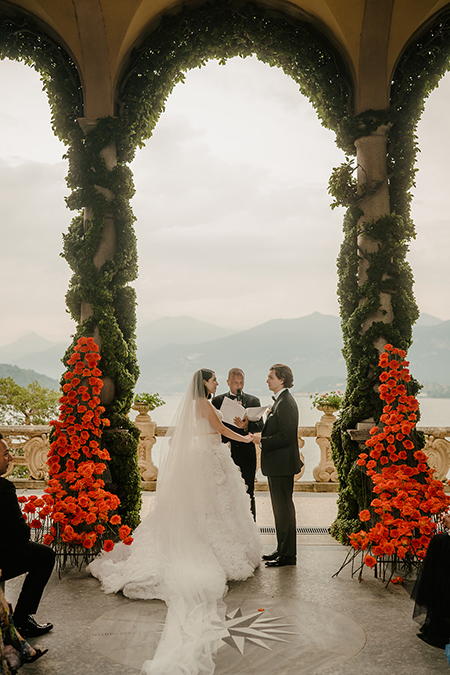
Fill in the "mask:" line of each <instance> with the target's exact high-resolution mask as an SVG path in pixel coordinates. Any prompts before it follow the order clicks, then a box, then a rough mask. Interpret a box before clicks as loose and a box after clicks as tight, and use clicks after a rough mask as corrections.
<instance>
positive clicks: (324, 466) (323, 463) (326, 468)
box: [313, 404, 339, 483]
mask: <svg viewBox="0 0 450 675" xmlns="http://www.w3.org/2000/svg"><path fill="white" fill-rule="evenodd" d="M316 408H317V410H320V412H323V413H324V414H323V415H322V417H321V418H320V420H319V422H317V423H316V443H317V445H318V446H319V448H320V461H319V464H318V465H317V466H315V467H314V469H313V477H314V480H315V481H317V482H318V483H337V482H338V481H339V479H338V474H337V471H336V467H335V466H334V463H333V460H332V458H331V443H330V437H331V430H332V428H333V424H334V423H335V421H336V417H335V416H334V413H335V412H337V410H339V408H337V407H335V406H332V405H326V404H325V405H318V406H316Z"/></svg>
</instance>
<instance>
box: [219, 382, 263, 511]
mask: <svg viewBox="0 0 450 675" xmlns="http://www.w3.org/2000/svg"><path fill="white" fill-rule="evenodd" d="M225 396H226V397H227V398H235V397H234V396H233V395H232V394H230V392H228V393H227V394H219V396H215V397H214V398H213V399H212V401H211V402H212V404H213V406H214V407H215V408H217V410H220V406H221V405H222V403H223V399H224V398H225ZM241 396H242V399H241V400H242V405H243V406H244V408H259V406H260V405H261V403H260V400H259V398H257V397H256V396H252V395H251V394H246V393H245V392H242V395H241ZM225 426H226V427H228V428H229V429H231V430H232V431H234V432H235V433H237V434H239V435H240V436H246V435H247V434H248V433H249V432H250V433H253V434H256V433H257V432H258V431H261V429H262V427H263V422H262V420H259V421H258V422H250V421H249V423H248V431H247V430H246V429H239V428H238V427H235V426H233V425H231V424H225ZM222 442H223V443H230V451H231V457H232V459H233V462H234V463H235V464H236V465H237V466H238V467H239V469H240V471H241V474H242V478H243V479H244V481H245V484H246V486H247V494H248V495H249V497H250V508H251V511H252V513H253V517H254V518H255V520H256V507H255V474H256V448H255V444H254V443H239V442H238V441H232V440H230V439H229V438H227V437H226V436H222Z"/></svg>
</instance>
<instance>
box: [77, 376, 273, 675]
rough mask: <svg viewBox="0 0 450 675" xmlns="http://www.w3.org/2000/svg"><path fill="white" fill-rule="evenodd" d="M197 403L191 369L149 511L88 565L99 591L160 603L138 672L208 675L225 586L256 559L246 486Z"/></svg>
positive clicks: (198, 389)
mask: <svg viewBox="0 0 450 675" xmlns="http://www.w3.org/2000/svg"><path fill="white" fill-rule="evenodd" d="M199 399H200V400H201V399H203V400H201V402H200V403H199ZM205 405H207V406H210V405H211V404H210V403H209V402H207V401H206V399H205V394H204V387H203V379H202V377H201V371H198V372H197V373H195V375H194V377H193V380H192V382H191V385H190V387H189V389H188V392H187V393H186V395H185V397H184V399H183V402H182V404H181V405H180V408H179V411H178V413H177V417H176V419H175V424H174V425H173V426H172V427H171V428H169V431H168V434H167V436H166V438H165V446H166V447H165V448H163V449H162V454H163V459H162V463H161V468H160V474H159V477H158V483H157V491H156V497H155V504H154V508H153V509H152V510H151V511H150V513H149V514H148V516H147V517H146V518H145V520H144V521H143V522H142V523H141V524H140V525H139V527H138V528H137V529H136V530H135V532H134V533H133V537H134V541H133V543H132V544H131V546H125V545H124V544H122V543H119V544H116V546H115V547H114V550H113V551H111V552H110V553H105V552H103V553H101V554H100V556H98V557H97V558H96V559H95V560H94V561H93V562H92V563H91V564H90V566H89V571H90V572H91V573H92V574H93V575H94V576H95V577H97V578H98V579H100V581H101V582H102V588H103V589H104V591H105V592H106V593H117V592H118V591H122V592H123V594H124V595H125V596H127V597H128V598H140V599H152V598H159V599H161V600H164V601H165V602H166V604H167V607H168V612H167V617H166V622H165V625H164V630H163V633H162V636H161V639H160V642H159V644H158V647H157V650H156V653H155V656H154V658H153V659H152V660H151V661H146V662H145V663H144V665H143V668H142V673H143V674H145V675H197V674H199V673H201V674H202V675H207V674H211V673H213V672H214V654H215V652H216V651H217V648H218V646H219V644H220V641H221V639H222V637H224V636H225V635H226V632H224V630H223V621H224V619H225V604H224V602H223V601H222V598H223V596H224V595H225V594H226V591H227V585H226V582H227V580H232V579H233V580H237V579H240V580H242V579H247V578H248V577H250V576H251V575H252V574H253V571H254V569H255V568H256V567H257V566H258V565H259V562H260V559H261V543H260V537H259V533H258V529H257V527H256V524H255V523H254V521H253V518H252V515H251V512H250V504H249V497H248V495H247V493H246V489H245V483H244V481H243V479H242V477H241V475H240V472H239V469H238V468H237V467H236V465H235V464H234V462H233V460H232V459H231V455H230V450H229V448H228V446H227V445H224V444H222V443H221V439H220V435H219V434H218V433H217V432H216V431H215V430H214V428H213V427H212V425H211V424H210V423H209V421H208V420H207V419H206V418H205V417H203V416H201V410H203V411H204V406H205ZM202 406H203V407H202ZM211 408H212V406H211ZM213 410H214V411H215V409H214V408H213ZM199 411H200V412H199ZM215 412H216V413H217V411H215Z"/></svg>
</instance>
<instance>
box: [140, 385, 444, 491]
mask: <svg viewBox="0 0 450 675" xmlns="http://www.w3.org/2000/svg"><path fill="white" fill-rule="evenodd" d="M160 395H161V396H162V398H163V400H164V401H165V402H166V403H165V405H163V406H161V407H160V408H156V410H153V411H152V412H151V417H152V419H153V420H154V421H155V422H156V424H158V425H159V426H163V427H166V426H168V425H169V424H170V422H171V421H172V419H173V416H174V414H175V411H176V409H177V407H178V405H179V403H180V401H181V396H164V394H162V393H161V394H160ZM295 400H296V401H297V405H298V408H299V414H300V422H299V424H300V426H302V427H310V426H314V425H315V424H316V422H318V421H319V420H320V418H321V416H322V414H323V413H321V412H319V411H318V410H316V409H315V408H313V409H311V401H310V398H309V396H296V397H295ZM270 403H271V397H270V394H268V395H267V396H261V405H269V404H270ZM419 403H420V413H421V419H420V422H419V425H420V426H427V427H431V426H436V427H447V426H448V427H450V398H422V397H420V396H419ZM135 416H136V413H135V411H134V410H132V411H131V413H130V418H131V419H133V420H134V418H135ZM302 453H303V455H304V457H305V473H304V474H303V478H302V480H305V481H312V480H314V478H313V475H312V471H313V468H314V467H315V466H317V464H318V462H319V457H320V450H319V446H318V445H317V443H316V441H315V439H314V438H305V445H304V447H303V448H302ZM152 456H153V460H154V462H155V464H156V466H158V459H159V453H158V441H157V442H156V445H155V446H154V449H153V455H152ZM258 478H259V479H264V478H263V476H262V475H260V474H259V475H258Z"/></svg>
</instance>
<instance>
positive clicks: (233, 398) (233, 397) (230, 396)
mask: <svg viewBox="0 0 450 675" xmlns="http://www.w3.org/2000/svg"><path fill="white" fill-rule="evenodd" d="M228 398H231V400H232V401H234V400H235V399H236V398H237V396H234V394H228Z"/></svg>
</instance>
